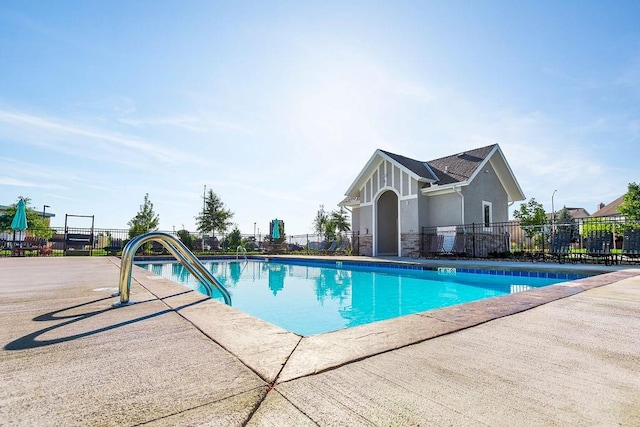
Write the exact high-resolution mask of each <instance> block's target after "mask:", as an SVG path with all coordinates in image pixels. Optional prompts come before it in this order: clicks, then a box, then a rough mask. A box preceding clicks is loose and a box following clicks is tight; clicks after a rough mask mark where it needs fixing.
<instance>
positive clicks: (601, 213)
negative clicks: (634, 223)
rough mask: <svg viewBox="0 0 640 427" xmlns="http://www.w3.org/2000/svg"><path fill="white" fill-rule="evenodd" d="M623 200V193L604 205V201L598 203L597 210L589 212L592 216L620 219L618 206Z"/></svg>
mask: <svg viewBox="0 0 640 427" xmlns="http://www.w3.org/2000/svg"><path fill="white" fill-rule="evenodd" d="M623 201H624V194H623V195H622V196H620V197H618V198H617V199H615V200H614V201H613V202H611V203H609V204H608V205H605V204H604V203H600V204H599V205H598V210H597V211H595V212H594V213H593V214H591V217H592V218H616V219H622V215H621V214H620V212H618V206H620V205H621V204H622V202H623Z"/></svg>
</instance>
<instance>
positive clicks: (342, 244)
mask: <svg viewBox="0 0 640 427" xmlns="http://www.w3.org/2000/svg"><path fill="white" fill-rule="evenodd" d="M348 247H349V241H348V240H343V241H341V242H340V245H338V247H337V248H336V250H335V253H336V254H346V253H347V248H348Z"/></svg>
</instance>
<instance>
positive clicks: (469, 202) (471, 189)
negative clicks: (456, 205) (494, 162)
mask: <svg viewBox="0 0 640 427" xmlns="http://www.w3.org/2000/svg"><path fill="white" fill-rule="evenodd" d="M462 194H464V208H465V209H464V210H465V213H464V222H465V223H467V224H472V223H476V224H482V223H483V222H484V217H483V210H482V201H487V202H491V205H492V206H491V211H492V220H491V221H492V222H504V221H507V220H508V219H509V218H508V207H507V193H506V192H505V190H504V188H503V187H502V184H501V183H500V180H499V179H498V177H497V176H496V173H495V171H494V170H493V168H492V167H491V165H490V164H487V165H486V166H485V168H484V169H483V170H481V171H480V172H479V173H478V175H476V177H475V179H474V180H473V181H472V182H471V184H470V185H468V186H466V187H463V188H462Z"/></svg>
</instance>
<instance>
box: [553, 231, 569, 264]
mask: <svg viewBox="0 0 640 427" xmlns="http://www.w3.org/2000/svg"><path fill="white" fill-rule="evenodd" d="M570 253H571V232H570V231H557V232H555V233H553V235H552V236H551V247H550V248H549V255H550V256H551V257H553V258H555V259H556V260H557V261H558V262H559V263H560V264H562V263H563V262H564V261H565V260H567V259H570V258H569V255H570Z"/></svg>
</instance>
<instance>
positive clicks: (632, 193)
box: [618, 182, 640, 221]
mask: <svg viewBox="0 0 640 427" xmlns="http://www.w3.org/2000/svg"><path fill="white" fill-rule="evenodd" d="M618 212H620V214H621V215H622V216H624V217H625V218H626V219H627V220H633V221H638V220H640V184H636V183H635V182H631V183H629V186H628V187H627V193H626V194H625V195H624V197H623V199H622V204H620V206H618Z"/></svg>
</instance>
